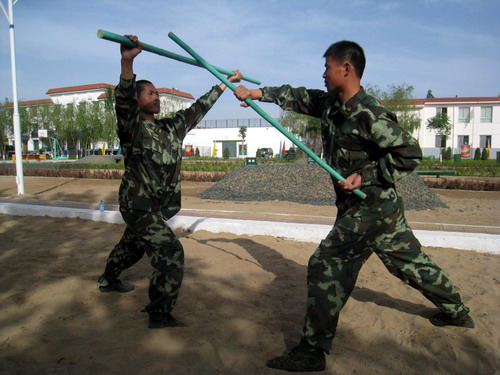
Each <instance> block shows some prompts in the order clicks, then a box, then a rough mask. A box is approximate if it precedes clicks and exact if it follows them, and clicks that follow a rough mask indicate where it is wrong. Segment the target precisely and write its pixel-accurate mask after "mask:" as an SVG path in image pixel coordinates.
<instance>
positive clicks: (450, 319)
mask: <svg viewBox="0 0 500 375" xmlns="http://www.w3.org/2000/svg"><path fill="white" fill-rule="evenodd" d="M429 320H430V321H431V323H432V324H434V325H435V326H438V327H444V326H456V327H462V328H474V321H473V320H472V318H471V317H470V315H469V314H461V315H458V316H453V315H450V314H446V313H444V312H440V313H437V314H435V315H433V316H431V317H430V318H429Z"/></svg>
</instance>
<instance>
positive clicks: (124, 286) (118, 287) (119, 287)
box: [99, 280, 135, 293]
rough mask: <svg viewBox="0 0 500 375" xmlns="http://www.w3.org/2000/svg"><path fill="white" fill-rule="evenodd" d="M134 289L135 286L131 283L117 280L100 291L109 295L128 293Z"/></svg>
mask: <svg viewBox="0 0 500 375" xmlns="http://www.w3.org/2000/svg"><path fill="white" fill-rule="evenodd" d="M134 289H135V286H133V285H132V284H130V283H127V282H126V281H121V280H116V281H113V282H111V283H110V282H108V285H101V286H99V291H100V292H101V293H108V292H120V293H127V292H130V291H132V290H134Z"/></svg>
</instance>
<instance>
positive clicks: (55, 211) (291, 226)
mask: <svg viewBox="0 0 500 375" xmlns="http://www.w3.org/2000/svg"><path fill="white" fill-rule="evenodd" d="M0 213H1V214H7V215H17V216H50V217H70V218H80V219H85V220H92V221H102V222H107V223H112V224H123V219H122V217H121V214H120V213H119V212H117V211H104V212H99V211H98V210H89V209H82V208H69V207H54V206H41V205H32V204H20V203H1V202H0ZM168 224H169V226H170V227H171V228H172V229H174V230H175V229H180V230H189V231H191V232H196V231H197V230H206V231H208V232H212V233H232V234H235V235H249V236H257V235H258V236H272V237H282V238H284V239H287V240H293V241H300V242H315V243H319V242H320V241H321V240H322V239H323V238H325V237H326V235H327V234H328V232H329V231H330V230H331V229H332V226H330V225H322V224H305V223H289V222H271V221H257V220H237V219H221V218H209V217H196V216H183V215H176V216H174V217H173V218H172V219H170V220H169V221H168ZM413 232H414V234H415V236H416V237H417V238H418V240H419V241H420V243H421V244H422V246H429V247H448V248H452V249H459V250H473V251H479V252H485V253H491V254H500V235H495V234H484V233H468V232H444V231H431V230H414V231H413Z"/></svg>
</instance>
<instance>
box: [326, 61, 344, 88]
mask: <svg viewBox="0 0 500 375" xmlns="http://www.w3.org/2000/svg"><path fill="white" fill-rule="evenodd" d="M344 73H345V69H344V64H342V63H338V62H337V61H336V60H335V59H333V58H332V57H331V56H327V57H326V59H325V72H324V73H323V79H324V80H325V87H326V90H327V91H328V92H330V93H336V92H338V91H339V89H340V88H341V87H342V85H343V83H344V78H345V74H344Z"/></svg>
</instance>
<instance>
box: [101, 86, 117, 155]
mask: <svg viewBox="0 0 500 375" xmlns="http://www.w3.org/2000/svg"><path fill="white" fill-rule="evenodd" d="M101 123H102V135H103V139H104V140H105V141H106V142H107V143H108V147H109V148H110V151H112V150H113V145H114V144H115V142H116V141H117V139H118V137H117V133H116V112H115V96H114V92H113V89H111V88H109V87H108V88H107V89H106V99H105V100H104V102H103V103H102V105H101Z"/></svg>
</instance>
